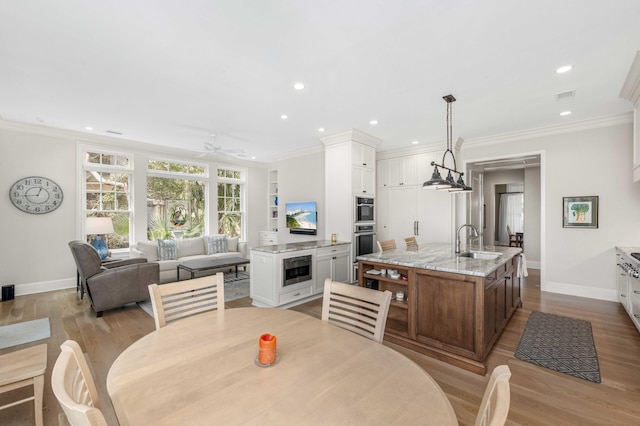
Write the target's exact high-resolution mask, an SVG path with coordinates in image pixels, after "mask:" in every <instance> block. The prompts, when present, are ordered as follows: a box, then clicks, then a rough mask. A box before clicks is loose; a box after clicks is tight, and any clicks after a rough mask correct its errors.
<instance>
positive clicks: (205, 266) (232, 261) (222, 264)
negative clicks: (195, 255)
mask: <svg viewBox="0 0 640 426" xmlns="http://www.w3.org/2000/svg"><path fill="white" fill-rule="evenodd" d="M248 264H249V259H245V258H244V257H225V258H222V259H200V260H187V261H186V262H184V263H181V264H180V265H178V267H177V269H176V272H177V280H178V281H180V269H182V270H184V271H187V272H189V273H190V274H191V275H190V278H191V279H194V278H195V276H196V272H202V271H210V270H212V269H219V268H226V267H229V266H235V267H236V278H238V266H239V265H248Z"/></svg>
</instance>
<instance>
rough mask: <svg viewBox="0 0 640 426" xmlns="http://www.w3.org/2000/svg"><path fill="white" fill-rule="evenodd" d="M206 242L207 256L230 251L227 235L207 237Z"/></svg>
mask: <svg viewBox="0 0 640 426" xmlns="http://www.w3.org/2000/svg"><path fill="white" fill-rule="evenodd" d="M204 241H205V245H206V246H207V254H215V253H226V252H228V251H229V249H228V247H227V236H226V235H218V236H215V237H214V236H205V237H204Z"/></svg>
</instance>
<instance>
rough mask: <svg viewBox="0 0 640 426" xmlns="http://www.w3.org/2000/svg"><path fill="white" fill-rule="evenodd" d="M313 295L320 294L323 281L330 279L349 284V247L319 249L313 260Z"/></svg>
mask: <svg viewBox="0 0 640 426" xmlns="http://www.w3.org/2000/svg"><path fill="white" fill-rule="evenodd" d="M315 265H316V267H315V274H316V280H315V287H314V293H322V292H323V290H324V280H326V279H327V278H331V279H332V280H334V281H340V282H343V283H346V282H349V245H346V244H345V245H341V246H334V247H325V248H319V249H317V250H316V259H315Z"/></svg>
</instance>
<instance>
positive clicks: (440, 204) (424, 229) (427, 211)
mask: <svg viewBox="0 0 640 426" xmlns="http://www.w3.org/2000/svg"><path fill="white" fill-rule="evenodd" d="M416 196H417V199H418V203H417V211H416V221H417V228H418V233H417V235H416V239H417V240H418V243H420V242H422V243H448V242H451V233H452V227H453V222H452V221H453V213H452V207H451V197H455V195H452V194H451V193H450V192H449V191H436V190H433V189H423V188H422V187H419V188H418V189H417V194H416Z"/></svg>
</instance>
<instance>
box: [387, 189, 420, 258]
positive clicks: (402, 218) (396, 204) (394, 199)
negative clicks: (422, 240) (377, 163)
mask: <svg viewBox="0 0 640 426" xmlns="http://www.w3.org/2000/svg"><path fill="white" fill-rule="evenodd" d="M416 209H417V194H416V188H415V187H395V188H389V204H388V217H389V220H388V225H387V226H388V231H387V233H386V235H387V236H388V237H387V238H384V239H383V238H382V236H380V238H378V240H379V241H384V240H388V239H393V240H396V247H398V248H404V239H405V238H407V237H411V236H412V235H414V225H415V222H416V220H417V217H416V215H417V210H416Z"/></svg>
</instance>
